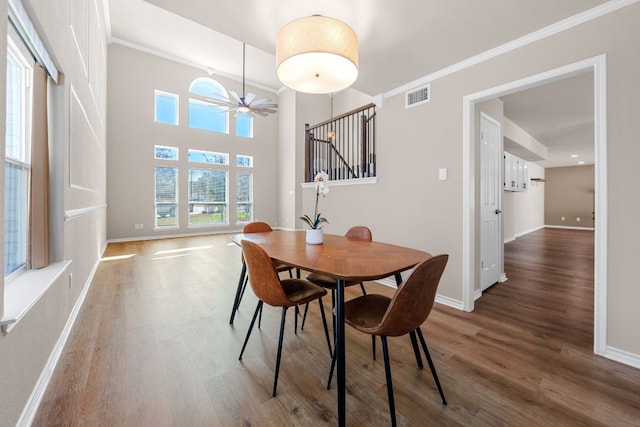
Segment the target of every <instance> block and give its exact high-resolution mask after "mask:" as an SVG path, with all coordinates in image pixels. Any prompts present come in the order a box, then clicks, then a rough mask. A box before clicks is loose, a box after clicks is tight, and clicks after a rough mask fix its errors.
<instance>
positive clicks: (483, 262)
mask: <svg viewBox="0 0 640 427" xmlns="http://www.w3.org/2000/svg"><path fill="white" fill-rule="evenodd" d="M500 135H501V133H500V123H499V122H497V121H495V120H493V119H492V118H491V117H489V116H487V115H485V114H481V115H480V287H481V289H482V290H485V289H487V288H488V287H489V286H491V285H493V284H494V283H496V282H497V281H498V279H499V278H500V249H501V244H502V242H501V241H500V219H501V216H500V213H501V211H500V160H501V159H502V153H501V148H500V146H501V144H500V137H501V136H500Z"/></svg>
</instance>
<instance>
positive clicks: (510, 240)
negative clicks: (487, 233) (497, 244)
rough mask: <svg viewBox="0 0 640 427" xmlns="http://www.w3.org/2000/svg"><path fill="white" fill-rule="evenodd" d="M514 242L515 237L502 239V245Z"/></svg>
mask: <svg viewBox="0 0 640 427" xmlns="http://www.w3.org/2000/svg"><path fill="white" fill-rule="evenodd" d="M514 240H516V238H515V237H508V238H506V239H504V240H503V241H502V243H509V242H513V241H514Z"/></svg>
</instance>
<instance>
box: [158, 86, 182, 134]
mask: <svg viewBox="0 0 640 427" xmlns="http://www.w3.org/2000/svg"><path fill="white" fill-rule="evenodd" d="M155 121H156V122H158V123H166V124H169V125H175V126H177V125H178V95H175V94H173V93H169V92H162V91H160V90H156V107H155Z"/></svg>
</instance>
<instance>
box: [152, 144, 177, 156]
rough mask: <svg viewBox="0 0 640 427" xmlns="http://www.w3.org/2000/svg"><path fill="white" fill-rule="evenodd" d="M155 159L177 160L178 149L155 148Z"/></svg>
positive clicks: (158, 146) (161, 146) (157, 146)
mask: <svg viewBox="0 0 640 427" xmlns="http://www.w3.org/2000/svg"><path fill="white" fill-rule="evenodd" d="M155 159H156V160H158V159H160V160H178V149H177V148H176V147H165V146H164V145H156V146H155Z"/></svg>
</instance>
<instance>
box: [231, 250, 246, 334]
mask: <svg viewBox="0 0 640 427" xmlns="http://www.w3.org/2000/svg"><path fill="white" fill-rule="evenodd" d="M246 277H247V264H246V263H245V262H243V263H242V270H241V271H240V279H238V287H237V288H236V296H235V298H234V299H233V308H232V309H231V317H230V318H229V324H231V325H233V319H234V318H235V317H236V311H238V306H239V305H240V300H241V299H242V296H241V295H242V292H243V283H244V281H245V278H246Z"/></svg>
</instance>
